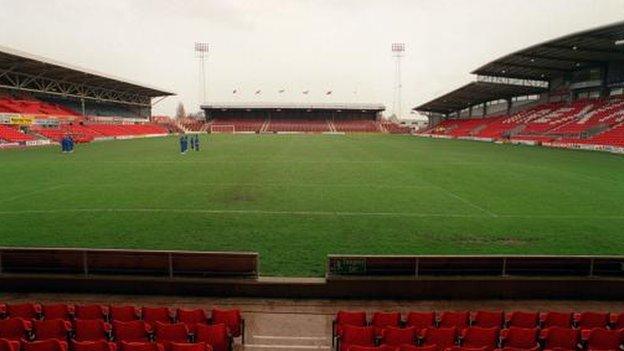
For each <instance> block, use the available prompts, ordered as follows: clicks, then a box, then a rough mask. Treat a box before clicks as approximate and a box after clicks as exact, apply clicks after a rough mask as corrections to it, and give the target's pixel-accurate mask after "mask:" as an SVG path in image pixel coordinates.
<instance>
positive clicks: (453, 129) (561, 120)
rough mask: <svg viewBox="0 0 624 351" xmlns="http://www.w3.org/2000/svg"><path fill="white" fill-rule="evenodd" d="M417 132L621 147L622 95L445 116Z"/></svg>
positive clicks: (623, 139)
mask: <svg viewBox="0 0 624 351" xmlns="http://www.w3.org/2000/svg"><path fill="white" fill-rule="evenodd" d="M418 134H423V135H432V136H436V135H440V136H447V137H449V138H463V137H473V138H480V139H483V138H484V139H487V140H510V141H512V142H518V143H525V144H526V143H531V144H543V143H553V144H556V145H559V146H565V145H568V144H577V145H596V146H615V147H624V98H622V97H612V98H605V99H584V100H577V101H574V102H571V103H561V102H558V103H545V104H540V105H536V106H533V107H530V108H528V109H525V110H523V111H520V112H517V113H514V114H511V115H501V116H495V117H485V118H478V117H476V118H468V119H466V118H461V119H446V120H443V121H442V122H440V123H439V124H438V125H436V126H433V127H430V128H427V129H426V130H423V131H420V132H419V133H418Z"/></svg>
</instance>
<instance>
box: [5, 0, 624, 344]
mask: <svg viewBox="0 0 624 351" xmlns="http://www.w3.org/2000/svg"><path fill="white" fill-rule="evenodd" d="M484 1H485V0H484ZM215 3H217V2H215ZM285 3H287V2H284V4H285ZM293 3H294V2H293ZM293 3H291V4H290V5H292V4H293ZM373 3H375V1H372V2H371V3H370V4H369V5H371V6H372V4H373ZM545 3H547V2H545ZM587 3H589V4H590V5H591V6H595V7H600V5H603V4H605V3H606V2H605V3H599V2H598V1H593V2H592V1H587ZM613 3H614V4H616V5H621V9H624V3H623V2H622V1H619V2H618V1H613ZM375 4H376V3H375ZM376 5H378V4H376ZM549 5H553V4H549ZM577 5H579V6H580V5H583V6H585V5H587V4H585V3H583V4H581V1H579V4H577ZM106 6H108V5H106ZM131 6H136V4H135V5H131ZM181 6H182V7H184V6H186V5H181ZM188 6H191V5H188ZM293 6H294V5H293ZM298 6H301V4H297V5H296V6H294V8H296V7H298ZM323 6H326V4H325V5H323ZM531 6H534V4H531ZM566 6H574V5H572V2H570V3H569V5H568V3H566V4H565V5H564V7H566ZM285 7H286V8H288V6H285ZM9 8H10V6H9ZM218 8H219V9H220V10H223V8H221V7H218ZM566 8H567V7H566ZM604 9H606V7H605V8H604ZM230 10H232V9H231V8H227V10H225V12H224V16H226V17H227V16H229V15H228V11H230ZM16 11H17V10H16ZM150 11H152V10H150ZM284 11H287V12H288V11H294V12H289V13H291V14H293V13H297V12H296V10H294V9H293V8H290V9H289V10H284ZM336 11H339V10H336ZM340 11H342V10H340ZM392 11H396V10H395V9H393V10H392ZM423 11H425V10H423ZM466 11H468V10H466ZM536 11H537V10H536ZM182 13H184V12H182ZM354 13H358V12H357V11H354ZM148 15H149V14H146V16H148ZM265 15H266V14H263V15H262V16H265ZM576 15H578V14H576ZM0 16H1V15H0ZM129 16H130V15H129ZM354 16H355V15H354ZM587 16H590V15H587ZM587 16H586V17H587ZM186 17H188V20H189V21H190V22H192V21H194V20H195V19H194V17H193V15H191V14H186V15H184V18H185V19H186ZM273 18H275V19H276V21H277V23H278V24H276V25H277V26H278V27H279V26H280V25H284V26H286V24H285V23H286V22H284V23H282V24H279V23H281V22H279V21H281V20H282V19H277V17H273ZM600 18H602V17H600ZM0 19H2V17H0ZM117 20H118V21H120V22H119V23H121V22H123V21H124V19H121V18H120V19H117ZM482 21H483V22H485V23H488V17H487V16H485V17H484V19H482ZM223 23H227V24H226V27H227V26H229V25H233V23H237V22H236V21H235V20H232V22H231V23H230V22H228V21H225V20H224V22H223ZM536 23H537V22H536ZM540 23H541V22H540ZM566 23H567V22H566ZM570 23H573V21H572V20H570V22H569V23H567V27H565V28H574V29H573V30H569V31H567V32H565V33H564V34H563V35H559V36H553V37H548V39H547V40H543V41H532V42H530V44H529V45H526V46H524V47H518V45H515V46H512V47H515V48H517V50H515V51H511V52H505V53H503V54H502V55H500V56H494V57H492V60H490V61H485V60H481V61H479V62H478V65H476V66H475V67H477V68H474V67H473V69H472V70H471V71H469V72H468V71H467V72H460V73H458V74H467V75H468V76H469V80H468V82H466V81H464V83H463V84H461V85H460V86H459V87H457V85H454V84H448V85H444V86H445V88H444V90H439V89H438V88H434V86H437V85H441V84H440V83H439V82H433V81H429V82H428V81H424V80H421V81H420V83H419V86H418V89H420V90H426V91H427V93H426V94H429V95H427V96H428V98H426V99H423V98H420V99H415V100H413V101H405V102H403V104H405V103H408V104H409V111H411V113H410V112H408V113H407V114H409V116H410V117H407V116H403V113H402V112H401V110H402V107H401V106H402V102H401V98H402V92H401V89H402V88H403V89H405V88H406V85H405V84H403V83H402V78H401V74H402V73H401V72H402V71H401V70H402V68H401V64H402V63H401V62H402V61H406V60H407V59H409V60H419V59H420V60H425V59H424V58H422V57H420V58H418V57H416V58H414V57H411V56H409V55H408V54H407V53H406V46H405V44H404V43H392V44H391V45H390V44H388V45H386V46H388V48H390V49H391V53H392V55H393V56H392V58H393V60H394V64H395V65H396V66H395V68H396V72H395V75H394V77H393V78H394V79H395V82H394V83H393V87H392V90H393V94H394V96H393V98H392V99H393V101H392V103H389V102H388V101H389V99H386V98H385V97H384V98H379V99H374V98H371V97H369V95H366V97H365V98H360V97H358V98H357V99H356V98H354V97H353V96H356V95H357V91H355V90H354V91H353V92H350V93H349V94H350V95H352V97H351V98H346V96H347V95H349V94H347V93H344V94H343V95H340V94H341V92H340V91H339V89H338V88H336V89H334V88H329V89H317V90H319V91H320V92H319V93H318V94H317V96H315V97H310V94H312V93H311V92H310V89H308V88H307V87H304V88H303V89H299V91H298V92H297V94H298V95H297V96H298V97H297V98H282V97H280V96H284V94H287V93H288V92H287V91H286V90H287V89H285V88H282V89H279V90H277V94H278V95H276V96H278V97H279V98H275V99H273V100H271V99H270V98H269V97H265V96H267V95H268V93H267V92H266V91H267V90H268V88H264V89H258V88H255V87H254V88H250V87H251V86H255V84H256V83H250V84H249V85H245V84H246V83H237V85H236V88H230V87H229V86H225V87H224V86H221V85H220V84H219V83H213V84H207V83H206V76H207V75H206V72H207V71H208V72H210V70H207V69H206V67H205V64H206V62H207V61H206V60H207V59H208V58H210V59H211V60H212V56H211V55H215V56H216V57H217V59H218V55H219V53H218V51H217V52H216V53H215V52H213V50H227V48H226V47H223V46H222V47H220V48H214V49H213V48H212V46H209V45H208V44H207V43H201V42H196V43H195V47H194V48H195V54H196V55H197V57H196V58H197V59H199V60H197V61H193V62H192V64H193V65H195V64H196V63H197V62H199V63H200V66H199V71H200V76H199V77H200V89H199V90H200V95H202V94H203V95H202V97H201V98H200V100H198V101H199V103H197V104H196V106H188V110H189V111H193V112H192V113H186V112H185V111H184V107H183V106H182V103H180V104H178V108H177V111H176V112H175V114H174V113H173V110H172V109H170V108H169V107H167V108H165V107H163V105H162V104H161V103H163V104H166V103H167V101H171V99H177V98H178V97H179V98H180V99H181V100H182V99H188V98H187V97H186V95H185V94H186V91H187V90H188V87H185V86H179V87H177V88H176V87H173V89H163V88H159V87H155V86H150V85H149V84H145V83H142V82H140V81H134V80H130V79H127V78H121V77H117V75H118V74H117V73H114V74H109V73H101V72H99V71H98V70H95V69H92V68H89V67H88V66H79V65H74V64H72V63H67V62H64V61H63V60H61V59H57V58H49V57H44V56H39V55H36V54H32V53H30V52H27V51H22V50H18V49H15V48H12V47H9V46H4V45H3V43H2V42H0V45H1V46H0V179H2V186H1V187H0V351H20V350H24V351H91V350H93V351H117V350H119V351H135V350H136V351H151V350H155V351H184V350H192V351H200V350H201V351H243V350H282V351H300V350H332V351H333V350H336V351H547V350H557V351H597V350H601V351H617V350H624V234H623V229H622V228H624V200H623V199H624V159H623V157H624V22H622V21H619V22H614V21H610V22H607V23H605V22H603V21H602V20H598V19H596V20H595V21H593V22H592V23H594V25H593V26H591V27H585V26H578V25H574V26H570ZM525 25H529V24H528V23H527V24H525ZM241 26H242V27H243V28H247V27H245V26H246V25H244V24H241ZM252 27H253V26H251V27H249V28H252ZM249 28H247V29H246V30H249ZM523 28H524V27H523ZM525 29H526V30H525V32H521V33H517V35H518V38H520V37H522V36H526V37H527V38H533V37H535V36H533V37H532V36H531V35H530V32H531V30H530V29H528V28H525ZM228 30H230V29H228ZM231 30H233V31H236V30H239V29H231ZM447 30H448V31H449V33H451V34H452V33H453V29H451V28H447ZM490 34H491V36H492V38H495V37H496V33H490ZM404 35H405V36H410V35H412V34H411V33H409V32H408V33H405V34H404ZM430 35H431V36H433V35H434V34H427V36H430ZM435 35H437V34H435ZM1 38H2V37H0V40H1ZM31 39H32V38H31ZM32 40H34V39H32ZM492 40H494V39H492ZM475 43H478V41H475ZM475 45H476V46H478V44H475ZM120 47H123V48H118V50H126V49H128V48H129V47H128V46H125V45H122V46H120ZM440 47H441V45H440ZM408 48H409V47H408ZM77 50H78V49H77ZM80 50H87V49H86V48H80ZM128 50H130V51H132V49H128ZM137 50H138V49H137ZM232 50H234V51H236V49H234V48H232ZM345 52H346V51H345ZM81 54H83V53H81ZM109 54H110V55H109ZM238 54H239V52H236V55H238ZM282 54H283V53H282ZM97 55H102V56H107V55H108V56H110V57H113V56H114V54H113V53H112V52H106V50H101V51H98V54H97ZM293 55H295V54H294V53H293ZM319 55H320V54H319ZM424 55H430V56H436V55H440V57H442V56H444V55H443V54H442V53H436V52H426V53H424ZM490 56H491V55H489V56H488V55H485V56H478V57H479V58H480V59H482V57H490ZM293 57H295V56H293ZM152 59H154V60H158V59H159V57H152ZM280 59H281V58H275V60H277V62H278V63H277V64H278V65H279V62H280V61H279V60H280ZM293 59H294V58H293ZM106 60H109V59H106ZM110 60H113V59H112V58H111V59H110ZM440 60H442V59H440ZM466 60H468V59H467V58H466ZM183 62H186V61H184V60H183V59H180V65H185V64H186V63H183ZM475 62H476V61H475ZM187 63H188V62H187ZM405 63H407V62H405ZM142 64H147V63H143V62H139V65H142ZM167 64H171V65H175V64H176V63H175V62H168V63H167ZM189 65H190V64H189ZM390 66H391V65H390ZM137 67H138V66H137ZM410 67H413V66H410V65H406V66H405V68H403V70H404V71H403V74H405V69H406V68H408V69H409V68H410ZM462 67H463V66H462ZM390 68H392V67H390ZM212 69H213V70H216V71H220V70H227V69H226V68H225V67H218V65H217V67H213V68H212ZM284 69H286V68H284ZM327 69H330V68H327ZM440 69H447V70H449V71H452V70H453V69H455V68H453V67H444V68H440V67H430V68H427V70H440ZM408 73H409V72H408ZM159 74H163V75H166V74H167V72H165V71H159ZM362 74H364V73H362ZM408 76H409V75H408ZM256 78H257V77H250V78H249V80H250V81H254V80H255V79H256ZM293 79H295V80H296V79H297V75H294V76H293ZM300 79H301V80H305V78H303V77H300ZM388 79H390V78H388ZM154 81H156V82H158V81H161V80H160V79H158V78H157V79H155V80H154ZM162 81H164V79H162ZM215 81H217V80H216V79H215ZM239 84H240V85H239ZM306 84H307V83H306ZM410 84H411V83H410ZM428 84H430V86H429V85H428ZM436 84H437V85H436ZM241 86H244V87H245V88H242V89H241ZM207 87H210V89H215V90H218V89H221V90H228V91H229V92H231V98H230V99H220V100H219V99H217V97H214V96H219V95H218V94H214V92H213V94H212V95H211V96H213V97H207V92H206V91H207V90H206V89H207ZM244 89H247V90H248V91H249V93H248V94H249V95H248V96H243V97H241V94H244V93H241V90H244ZM178 90H179V91H180V92H178ZM291 90H297V88H292V89H291ZM363 90H365V89H363ZM388 90H389V89H388ZM362 94H365V93H362ZM335 95H338V96H337V97H335V98H334V96H335ZM221 96H225V95H221ZM370 96H372V97H374V96H376V95H374V94H371V95H370ZM384 96H385V95H384ZM340 99H344V100H342V101H341V100H340ZM189 100H191V99H189ZM163 101H164V102H163ZM191 101H192V100H191ZM167 106H170V105H167ZM167 109H169V110H167ZM414 116H416V117H414ZM410 118H416V119H419V121H421V122H422V123H421V122H418V123H416V122H414V120H413V119H410Z"/></svg>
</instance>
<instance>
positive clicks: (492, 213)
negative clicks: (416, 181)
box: [438, 187, 498, 217]
mask: <svg viewBox="0 0 624 351" xmlns="http://www.w3.org/2000/svg"><path fill="white" fill-rule="evenodd" d="M438 188H439V189H441V190H443V191H444V192H446V193H447V194H448V195H449V196H451V197H454V198H456V199H457V200H459V201H461V202H463V203H465V204H466V205H468V206H471V207H473V208H476V209H477V210H480V211H481V212H485V213H487V214H488V215H490V217H498V215H497V214H496V213H494V212H492V211H489V210H487V209H485V208H483V207H481V206H479V205H477V204H475V203H473V202H472V201H468V200H466V199H464V198H463V197H461V196H459V195H457V194H455V193H453V192H451V191H448V190H446V189H444V188H442V187H438Z"/></svg>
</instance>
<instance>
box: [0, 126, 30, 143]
mask: <svg viewBox="0 0 624 351" xmlns="http://www.w3.org/2000/svg"><path fill="white" fill-rule="evenodd" d="M2 140H4V141H7V142H20V141H30V140H35V138H34V137H32V136H31V135H28V134H24V133H22V132H21V131H19V130H18V129H16V128H13V127H10V126H5V125H1V124H0V142H1V141H2Z"/></svg>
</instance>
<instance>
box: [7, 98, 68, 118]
mask: <svg viewBox="0 0 624 351" xmlns="http://www.w3.org/2000/svg"><path fill="white" fill-rule="evenodd" d="M0 112H13V113H23V114H32V115H50V116H78V113H77V112H75V111H73V110H71V109H69V108H67V107H64V106H61V105H58V104H54V103H48V102H44V101H39V100H36V99H34V98H28V99H24V98H20V99H18V98H13V97H8V96H4V97H0Z"/></svg>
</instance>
